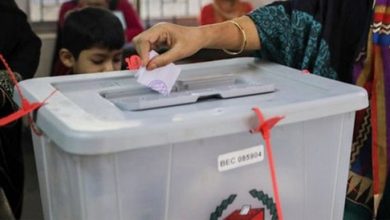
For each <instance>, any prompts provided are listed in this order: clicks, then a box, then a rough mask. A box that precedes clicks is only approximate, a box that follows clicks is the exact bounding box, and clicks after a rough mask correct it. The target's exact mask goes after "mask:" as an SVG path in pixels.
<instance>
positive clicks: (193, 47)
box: [133, 23, 204, 70]
mask: <svg viewBox="0 0 390 220" xmlns="http://www.w3.org/2000/svg"><path fill="white" fill-rule="evenodd" d="M202 37H204V36H202V32H201V29H200V28H198V27H185V26H180V25H175V24H170V23H159V24H157V25H155V26H153V27H152V28H150V29H149V30H147V31H145V32H143V33H141V34H139V35H137V36H136V37H135V38H134V39H133V44H134V46H135V49H136V50H137V52H138V54H139V55H140V57H141V60H142V63H143V65H144V66H146V69H148V70H152V69H155V68H158V67H161V66H165V65H167V64H169V63H171V62H174V61H176V60H179V59H182V58H185V57H188V56H191V55H192V54H194V53H196V52H197V51H198V50H199V49H201V48H202V47H203V46H204V43H203V42H204V41H203V39H202ZM160 46H166V47H168V51H166V52H165V53H163V54H160V55H158V56H156V57H154V58H153V59H151V60H149V51H150V50H152V49H155V48H158V47H160Z"/></svg>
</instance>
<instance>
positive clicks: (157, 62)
mask: <svg viewBox="0 0 390 220" xmlns="http://www.w3.org/2000/svg"><path fill="white" fill-rule="evenodd" d="M184 57H186V55H185V54H184V53H183V52H182V49H179V46H175V47H172V48H171V49H170V50H168V51H166V52H165V53H162V54H160V55H157V56H155V57H154V58H152V59H151V60H150V61H149V63H148V65H147V66H146V69H147V70H153V69H156V68H159V67H162V66H165V65H168V64H170V63H172V62H174V61H177V60H179V59H182V58H184Z"/></svg>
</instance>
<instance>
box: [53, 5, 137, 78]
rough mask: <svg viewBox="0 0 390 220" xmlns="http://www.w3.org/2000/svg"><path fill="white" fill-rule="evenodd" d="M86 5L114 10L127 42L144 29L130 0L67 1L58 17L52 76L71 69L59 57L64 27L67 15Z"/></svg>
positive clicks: (65, 72)
mask: <svg viewBox="0 0 390 220" xmlns="http://www.w3.org/2000/svg"><path fill="white" fill-rule="evenodd" d="M86 6H93V7H103V8H108V9H110V10H111V11H113V12H114V13H115V14H116V15H117V16H118V18H120V19H121V22H122V26H123V28H124V36H125V40H126V42H131V40H132V39H133V37H134V36H136V35H137V34H139V33H141V32H142V31H143V26H142V23H141V20H140V18H139V16H138V14H137V12H136V11H135V10H134V8H133V6H132V5H131V4H130V3H129V1H128V0H71V1H68V2H65V3H63V4H62V5H61V8H60V13H59V18H58V25H57V40H56V46H55V49H54V56H53V61H52V68H51V73H50V74H51V75H52V76H57V75H66V74H68V73H69V71H70V70H69V69H68V68H67V67H65V66H64V65H63V64H62V63H61V62H60V61H59V59H58V58H59V57H58V52H59V50H60V48H61V47H62V45H61V42H62V28H63V25H64V21H65V18H66V15H67V14H68V13H69V12H70V11H72V10H74V9H77V8H82V7H86Z"/></svg>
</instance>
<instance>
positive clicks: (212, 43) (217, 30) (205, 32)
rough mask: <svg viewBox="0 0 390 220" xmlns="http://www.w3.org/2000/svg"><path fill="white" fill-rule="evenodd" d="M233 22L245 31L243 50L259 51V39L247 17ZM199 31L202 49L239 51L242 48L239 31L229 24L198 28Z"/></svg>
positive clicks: (254, 27)
mask: <svg viewBox="0 0 390 220" xmlns="http://www.w3.org/2000/svg"><path fill="white" fill-rule="evenodd" d="M235 20H236V22H237V23H238V24H239V25H240V26H241V27H242V28H243V29H244V31H245V34H246V38H247V44H246V47H245V49H246V50H256V49H260V47H261V43H260V38H259V35H258V33H257V29H256V26H255V24H254V23H253V21H252V19H250V18H249V17H248V16H242V17H240V18H237V19H235ZM199 29H200V32H201V35H200V36H202V42H203V43H202V44H203V45H202V47H203V48H211V49H222V48H225V49H229V50H239V49H240V48H241V46H242V43H243V35H242V33H241V31H240V29H239V28H238V27H237V26H236V25H234V24H233V23H231V22H223V23H217V24H212V25H204V26H200V27H199Z"/></svg>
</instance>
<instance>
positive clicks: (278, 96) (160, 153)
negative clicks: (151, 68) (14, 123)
mask: <svg viewBox="0 0 390 220" xmlns="http://www.w3.org/2000/svg"><path fill="white" fill-rule="evenodd" d="M180 67H181V68H182V73H181V75H180V76H179V79H178V81H177V82H176V84H175V86H174V88H173V91H172V93H171V94H170V95H169V96H163V95H160V94H158V93H156V92H154V91H152V90H150V89H148V88H146V87H143V86H141V85H139V84H137V82H136V80H135V78H134V77H133V75H132V74H131V73H130V72H129V71H120V72H110V73H98V74H84V75H72V76H61V77H51V78H49V77H48V78H36V79H32V80H26V81H22V82H21V83H20V86H21V88H22V91H23V93H24V95H25V96H26V97H27V98H28V99H29V100H30V101H32V102H34V101H42V100H44V99H45V98H46V97H47V96H48V95H49V94H50V93H51V92H52V91H53V90H58V91H57V92H56V93H55V94H54V95H53V96H52V97H51V98H50V99H49V100H48V101H47V103H46V104H45V105H44V106H42V107H41V108H40V109H39V110H38V111H37V114H36V126H37V128H38V129H40V130H41V132H42V135H37V134H35V133H32V134H33V144H34V152H35V157H36V165H37V170H38V177H39V187H40V192H41V197H42V206H43V211H44V217H45V219H46V220H69V219H71V220H100V219H101V220H107V219H110V220H111V219H115V220H208V219H211V220H213V219H229V220H233V219H237V216H239V215H241V217H242V216H243V215H248V218H246V219H254V218H255V217H256V219H264V220H271V219H275V218H272V217H275V215H276V210H275V197H274V195H273V190H272V182H271V178H270V168H269V166H268V155H267V152H266V151H265V150H264V149H265V146H264V140H263V139H262V137H261V136H260V134H251V133H250V132H249V130H250V129H251V128H255V127H256V126H257V118H256V115H255V113H254V112H253V111H252V108H253V107H259V108H260V109H261V111H262V112H263V113H264V116H265V117H266V118H269V117H272V116H284V117H285V118H284V119H283V120H282V121H280V122H279V123H278V124H277V125H276V126H275V127H274V128H273V129H272V135H271V140H272V149H273V156H274V157H273V158H274V161H275V169H276V175H277V184H278V188H279V194H280V200H281V206H282V211H283V215H284V218H285V219H286V220H313V219H315V220H330V219H331V220H341V219H342V216H343V210H344V200H345V195H346V186H347V176H348V167H349V158H350V149H351V141H352V131H353V124H354V116H355V111H356V110H359V109H362V108H365V107H366V106H367V105H368V100H367V94H366V92H365V90H364V89H362V88H359V87H356V86H353V85H349V84H345V83H341V82H338V81H334V80H330V79H326V78H323V77H319V76H316V75H313V74H303V73H302V72H301V71H299V70H295V69H291V68H288V67H285V66H281V65H278V64H273V63H269V62H264V61H263V62H260V61H256V60H255V59H252V58H237V59H229V60H220V61H212V62H205V63H198V64H185V65H181V66H180ZM15 97H16V96H15ZM15 99H17V98H15ZM253 216H255V217H253Z"/></svg>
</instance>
